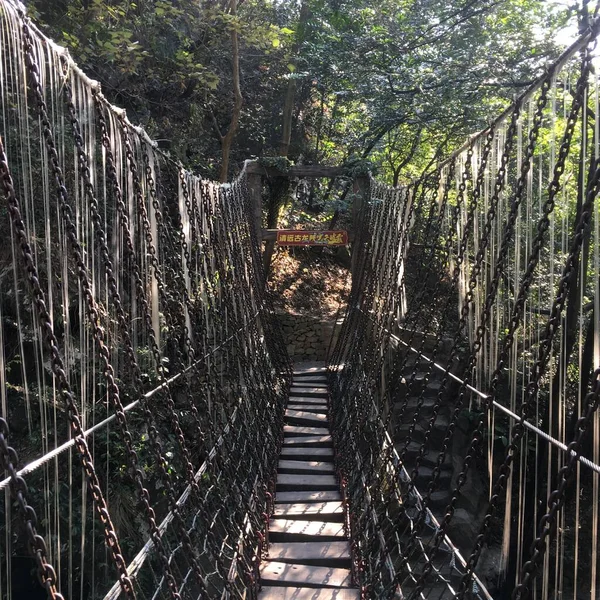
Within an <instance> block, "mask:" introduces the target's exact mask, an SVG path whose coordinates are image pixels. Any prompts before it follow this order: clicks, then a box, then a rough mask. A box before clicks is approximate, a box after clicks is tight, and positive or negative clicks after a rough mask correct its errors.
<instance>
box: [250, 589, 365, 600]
mask: <svg viewBox="0 0 600 600" xmlns="http://www.w3.org/2000/svg"><path fill="white" fill-rule="evenodd" d="M258 599H259V600H360V591H359V590H351V589H348V588H338V589H335V588H303V587H282V586H281V587H274V586H263V588H262V589H261V591H260V592H259V594H258Z"/></svg>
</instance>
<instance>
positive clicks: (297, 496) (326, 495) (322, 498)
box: [275, 490, 342, 504]
mask: <svg viewBox="0 0 600 600" xmlns="http://www.w3.org/2000/svg"><path fill="white" fill-rule="evenodd" d="M341 499H342V495H341V494H340V492H339V491H338V490H320V491H319V490H315V491H311V490H303V491H299V492H277V494H276V495H275V504H290V503H298V502H335V501H338V500H341Z"/></svg>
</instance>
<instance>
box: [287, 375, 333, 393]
mask: <svg viewBox="0 0 600 600" xmlns="http://www.w3.org/2000/svg"><path fill="white" fill-rule="evenodd" d="M299 387H310V388H315V389H318V390H321V391H323V392H327V391H328V390H329V386H328V385H327V382H326V381H311V380H301V381H298V379H296V378H294V381H292V390H294V389H295V388H299Z"/></svg>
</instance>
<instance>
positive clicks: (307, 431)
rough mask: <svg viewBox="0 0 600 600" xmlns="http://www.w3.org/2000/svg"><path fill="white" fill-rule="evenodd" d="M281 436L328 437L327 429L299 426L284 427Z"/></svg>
mask: <svg viewBox="0 0 600 600" xmlns="http://www.w3.org/2000/svg"><path fill="white" fill-rule="evenodd" d="M283 435H284V436H285V437H287V436H298V435H329V429H327V427H302V426H300V425H284V426H283Z"/></svg>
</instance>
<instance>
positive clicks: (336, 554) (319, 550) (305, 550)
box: [268, 542, 350, 567]
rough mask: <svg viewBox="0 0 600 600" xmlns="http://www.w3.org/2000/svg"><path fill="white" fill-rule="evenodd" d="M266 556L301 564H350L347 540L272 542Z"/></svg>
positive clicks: (334, 565)
mask: <svg viewBox="0 0 600 600" xmlns="http://www.w3.org/2000/svg"><path fill="white" fill-rule="evenodd" d="M268 558H269V560H275V561H278V562H287V563H289V562H291V563H297V564H301V565H324V566H331V567H336V566H337V567H341V566H350V564H349V563H350V545H349V544H348V542H294V543H290V544H281V543H273V544H271V545H270V546H269V557H268Z"/></svg>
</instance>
